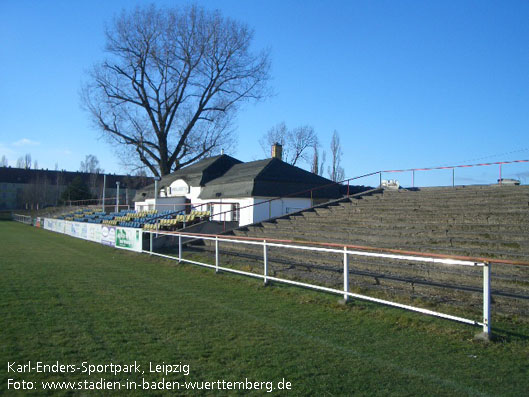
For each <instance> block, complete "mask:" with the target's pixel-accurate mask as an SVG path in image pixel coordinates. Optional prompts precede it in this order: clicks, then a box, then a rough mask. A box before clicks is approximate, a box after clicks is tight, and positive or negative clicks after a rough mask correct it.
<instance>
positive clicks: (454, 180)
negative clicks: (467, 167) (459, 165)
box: [452, 168, 456, 187]
mask: <svg viewBox="0 0 529 397" xmlns="http://www.w3.org/2000/svg"><path fill="white" fill-rule="evenodd" d="M452 187H456V169H455V168H452Z"/></svg>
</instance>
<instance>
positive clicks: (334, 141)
mask: <svg viewBox="0 0 529 397" xmlns="http://www.w3.org/2000/svg"><path fill="white" fill-rule="evenodd" d="M341 161H342V146H341V144H340V136H339V135H338V132H337V131H336V130H334V132H333V134H332V138H331V165H330V166H329V168H328V170H327V172H328V173H329V178H330V179H331V180H332V181H334V182H339V181H343V179H344V178H345V172H344V169H343V168H342V167H341V166H340V163H341Z"/></svg>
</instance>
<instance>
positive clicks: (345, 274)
mask: <svg viewBox="0 0 529 397" xmlns="http://www.w3.org/2000/svg"><path fill="white" fill-rule="evenodd" d="M343 292H344V294H343V300H344V303H347V302H348V301H349V296H348V295H347V293H348V292H349V256H348V255H347V247H343Z"/></svg>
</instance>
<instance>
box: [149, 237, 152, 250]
mask: <svg viewBox="0 0 529 397" xmlns="http://www.w3.org/2000/svg"><path fill="white" fill-rule="evenodd" d="M149 243H150V246H149V247H150V248H149V251H150V255H152V232H151V233H149Z"/></svg>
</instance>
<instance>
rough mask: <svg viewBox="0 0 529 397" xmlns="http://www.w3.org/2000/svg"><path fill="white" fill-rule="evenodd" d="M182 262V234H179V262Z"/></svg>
mask: <svg viewBox="0 0 529 397" xmlns="http://www.w3.org/2000/svg"><path fill="white" fill-rule="evenodd" d="M180 262H182V235H181V234H179V235H178V263H180Z"/></svg>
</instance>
